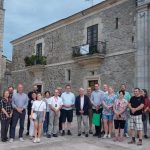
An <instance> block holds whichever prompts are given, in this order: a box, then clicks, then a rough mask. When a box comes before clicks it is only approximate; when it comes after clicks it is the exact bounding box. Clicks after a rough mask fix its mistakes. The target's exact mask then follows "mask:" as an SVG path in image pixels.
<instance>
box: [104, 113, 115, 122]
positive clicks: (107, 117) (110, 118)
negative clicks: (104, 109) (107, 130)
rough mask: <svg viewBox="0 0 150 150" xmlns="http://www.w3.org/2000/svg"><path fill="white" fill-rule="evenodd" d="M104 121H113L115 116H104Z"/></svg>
mask: <svg viewBox="0 0 150 150" xmlns="http://www.w3.org/2000/svg"><path fill="white" fill-rule="evenodd" d="M102 118H103V120H108V121H113V115H105V114H103V117H102Z"/></svg>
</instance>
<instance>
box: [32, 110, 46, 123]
mask: <svg viewBox="0 0 150 150" xmlns="http://www.w3.org/2000/svg"><path fill="white" fill-rule="evenodd" d="M34 113H36V114H37V117H36V119H35V120H34V121H35V122H38V123H43V122H44V120H45V118H44V112H43V111H35V112H34Z"/></svg>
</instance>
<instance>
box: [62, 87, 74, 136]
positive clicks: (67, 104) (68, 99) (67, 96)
mask: <svg viewBox="0 0 150 150" xmlns="http://www.w3.org/2000/svg"><path fill="white" fill-rule="evenodd" d="M65 90H66V92H64V93H62V95H61V98H62V102H63V107H62V110H61V115H62V136H64V135H65V122H66V119H67V129H68V132H67V134H68V135H72V133H71V131H70V127H71V122H72V120H73V106H74V103H75V95H74V94H73V93H72V92H71V86H70V85H66V87H65Z"/></svg>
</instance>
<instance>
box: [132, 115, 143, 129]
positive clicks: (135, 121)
mask: <svg viewBox="0 0 150 150" xmlns="http://www.w3.org/2000/svg"><path fill="white" fill-rule="evenodd" d="M130 129H137V130H138V131H141V130H143V122H142V115H138V116H133V115H131V116H130Z"/></svg>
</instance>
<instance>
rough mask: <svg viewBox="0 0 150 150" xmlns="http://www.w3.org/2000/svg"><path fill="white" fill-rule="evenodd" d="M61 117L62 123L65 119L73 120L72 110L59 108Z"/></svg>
mask: <svg viewBox="0 0 150 150" xmlns="http://www.w3.org/2000/svg"><path fill="white" fill-rule="evenodd" d="M61 117H62V123H65V122H66V120H67V122H69V123H71V122H72V120H73V110H72V109H71V110H65V109H62V110H61Z"/></svg>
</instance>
